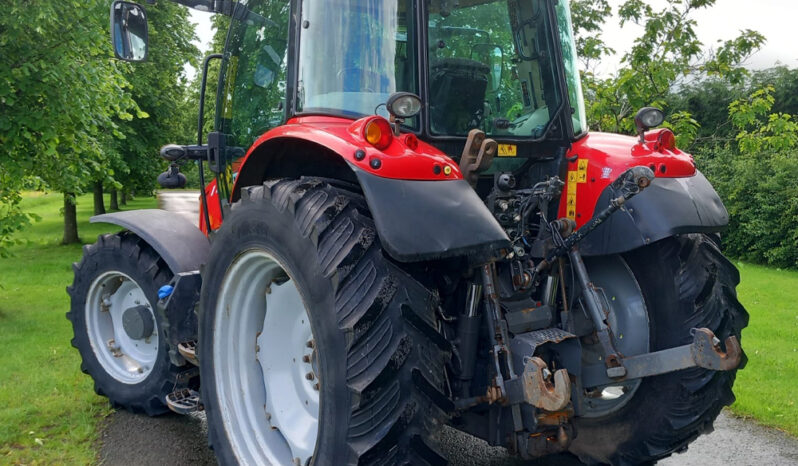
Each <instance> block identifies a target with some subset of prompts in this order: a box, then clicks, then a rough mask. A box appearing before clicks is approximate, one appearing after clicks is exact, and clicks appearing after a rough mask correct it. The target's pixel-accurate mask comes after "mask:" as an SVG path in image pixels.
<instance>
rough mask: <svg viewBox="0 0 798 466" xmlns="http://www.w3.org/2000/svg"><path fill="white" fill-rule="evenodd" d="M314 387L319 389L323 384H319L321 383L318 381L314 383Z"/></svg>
mask: <svg viewBox="0 0 798 466" xmlns="http://www.w3.org/2000/svg"><path fill="white" fill-rule="evenodd" d="M313 388H314V389H315V390H316V391H319V390H320V389H321V385H319V383H318V382H316V383H315V384H314V385H313Z"/></svg>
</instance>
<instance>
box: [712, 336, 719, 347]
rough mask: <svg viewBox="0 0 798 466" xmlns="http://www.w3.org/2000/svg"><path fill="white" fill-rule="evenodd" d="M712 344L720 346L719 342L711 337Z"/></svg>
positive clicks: (716, 338)
mask: <svg viewBox="0 0 798 466" xmlns="http://www.w3.org/2000/svg"><path fill="white" fill-rule="evenodd" d="M712 344H713V345H715V346H718V345H719V344H720V340H719V339H718V337H712Z"/></svg>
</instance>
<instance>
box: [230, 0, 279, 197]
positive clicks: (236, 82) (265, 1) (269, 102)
mask: <svg viewBox="0 0 798 466" xmlns="http://www.w3.org/2000/svg"><path fill="white" fill-rule="evenodd" d="M235 8H236V10H235V12H234V14H233V17H232V18H231V20H230V29H229V31H228V34H227V41H226V44H225V49H224V57H223V59H222V68H221V73H220V75H219V85H218V92H217V100H216V122H215V127H216V131H217V132H218V133H220V137H221V138H222V139H223V144H222V145H223V146H224V147H225V150H223V151H222V152H223V153H224V154H226V155H227V156H226V157H224V160H223V161H220V165H221V164H224V166H220V167H219V169H220V173H219V178H218V181H219V183H218V188H219V193H220V195H221V196H222V199H229V198H230V191H231V190H232V185H233V183H234V182H235V180H234V179H233V177H234V173H235V172H236V171H237V168H238V163H239V161H240V159H241V158H242V157H243V155H244V154H246V152H247V151H248V149H249V148H250V147H251V146H252V144H253V143H254V142H255V140H257V139H258V138H259V137H260V136H261V135H262V134H263V133H265V132H267V131H268V130H270V129H272V128H274V127H277V126H280V125H281V124H283V123H284V122H285V119H286V105H285V102H286V95H287V92H286V72H287V70H288V66H287V65H288V34H289V21H290V13H291V2H290V1H286V0H250V1H248V2H239V3H237V4H236V7H235Z"/></svg>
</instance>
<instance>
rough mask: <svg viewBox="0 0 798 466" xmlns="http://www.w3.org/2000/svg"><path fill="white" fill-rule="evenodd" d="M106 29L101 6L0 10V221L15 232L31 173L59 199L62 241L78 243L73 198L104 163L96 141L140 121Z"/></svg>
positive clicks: (37, 4)
mask: <svg viewBox="0 0 798 466" xmlns="http://www.w3.org/2000/svg"><path fill="white" fill-rule="evenodd" d="M107 27H108V4H107V2H105V1H103V0H83V1H77V0H71V1H62V2H51V1H46V0H26V1H22V0H13V1H11V2H8V3H7V4H4V5H3V8H2V9H0V49H2V50H3V59H4V66H2V67H0V115H1V116H2V117H0V145H2V146H3V148H4V151H3V152H2V153H0V165H2V166H3V167H4V168H3V170H4V172H5V175H4V176H5V179H4V180H3V181H4V183H3V191H4V192H5V193H9V194H6V195H4V196H3V198H2V199H0V202H3V204H4V206H10V207H4V209H5V211H6V212H7V213H4V214H0V215H3V216H4V217H3V218H1V219H0V220H2V223H3V224H4V225H5V224H6V222H9V224H10V225H12V226H11V228H12V229H13V228H15V226H16V227H17V228H18V227H19V226H21V225H22V224H24V220H21V217H19V215H18V202H17V200H18V192H19V189H20V187H21V184H20V182H21V179H22V174H24V173H28V174H30V173H32V174H35V175H38V176H39V177H41V179H42V180H44V181H45V182H46V183H47V184H48V185H49V186H50V187H51V188H52V189H55V190H57V191H60V192H62V193H64V221H65V231H64V242H65V243H69V242H75V241H77V240H78V237H77V228H76V227H77V221H76V218H75V206H74V196H75V194H76V193H80V192H82V191H83V186H84V185H85V180H86V179H87V178H88V176H89V175H90V173H91V171H92V166H96V165H100V164H102V163H103V160H104V157H105V154H104V152H103V145H102V141H101V135H103V134H107V133H112V134H116V133H118V130H117V124H116V123H115V119H117V118H121V119H122V120H131V119H133V117H134V115H135V114H139V116H143V115H141V114H140V112H139V110H138V108H137V107H136V105H135V102H134V101H133V100H132V99H131V98H130V95H129V94H128V93H127V92H125V88H126V87H127V82H126V81H125V79H124V77H123V75H122V73H121V70H120V67H121V66H123V65H120V64H119V63H117V62H116V61H115V60H112V59H111V58H110V57H111V48H110V44H109V41H108V36H109V35H108V30H107ZM120 134H121V133H120ZM9 202H10V203H9ZM9 209H10V210H9ZM8 212H10V213H8ZM12 222H13V223H12Z"/></svg>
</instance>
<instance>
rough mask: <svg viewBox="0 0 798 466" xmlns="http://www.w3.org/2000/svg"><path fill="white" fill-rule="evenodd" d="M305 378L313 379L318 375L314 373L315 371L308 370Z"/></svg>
mask: <svg viewBox="0 0 798 466" xmlns="http://www.w3.org/2000/svg"><path fill="white" fill-rule="evenodd" d="M305 378H306V379H308V380H313V379H315V378H316V376H315V375H313V372H308V373H307V374H305Z"/></svg>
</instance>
